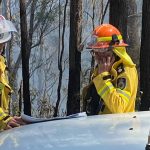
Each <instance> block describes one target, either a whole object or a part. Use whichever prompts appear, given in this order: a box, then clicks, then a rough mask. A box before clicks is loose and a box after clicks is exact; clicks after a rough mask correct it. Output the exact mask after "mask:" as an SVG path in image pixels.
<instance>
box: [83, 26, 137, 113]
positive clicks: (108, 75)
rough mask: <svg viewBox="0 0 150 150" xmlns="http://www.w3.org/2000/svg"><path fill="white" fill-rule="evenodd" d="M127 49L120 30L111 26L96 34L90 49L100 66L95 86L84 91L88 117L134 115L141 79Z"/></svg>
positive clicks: (94, 78) (93, 76) (96, 30)
mask: <svg viewBox="0 0 150 150" xmlns="http://www.w3.org/2000/svg"><path fill="white" fill-rule="evenodd" d="M126 46H128V45H127V44H126V43H124V41H123V38H122V35H121V33H120V32H119V30H118V29H117V28H116V27H114V26H112V25H110V24H102V25H100V26H98V27H96V28H95V30H94V31H93V34H92V38H91V41H90V42H89V43H88V47H87V48H88V49H92V50H91V53H92V55H93V57H94V59H95V61H96V63H97V66H96V68H95V70H94V72H93V75H92V82H91V83H90V85H89V86H88V87H86V90H85V89H84V90H83V99H84V101H86V111H87V114H89V115H95V114H108V113H125V112H134V111H135V99H136V93H137V87H138V75H137V70H136V67H135V64H134V63H133V61H132V60H131V58H130V56H129V55H128V54H127V53H126ZM95 93H96V94H95ZM94 105H96V106H94ZM92 107H93V108H92Z"/></svg>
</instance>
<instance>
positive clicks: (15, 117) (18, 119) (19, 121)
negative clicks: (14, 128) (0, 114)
mask: <svg viewBox="0 0 150 150" xmlns="http://www.w3.org/2000/svg"><path fill="white" fill-rule="evenodd" d="M13 118H14V119H15V121H16V122H17V123H18V124H20V125H25V124H26V122H24V121H23V120H22V118H21V117H18V116H14V117H13Z"/></svg>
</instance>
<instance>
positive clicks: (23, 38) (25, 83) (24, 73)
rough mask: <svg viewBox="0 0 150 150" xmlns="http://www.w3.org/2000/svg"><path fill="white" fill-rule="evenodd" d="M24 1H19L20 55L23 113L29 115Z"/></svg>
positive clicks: (26, 33) (26, 32)
mask: <svg viewBox="0 0 150 150" xmlns="http://www.w3.org/2000/svg"><path fill="white" fill-rule="evenodd" d="M25 4H26V1H25V0H20V27H21V54H22V76H23V100H24V113H25V114H27V115H31V102H30V91H29V54H28V46H29V45H28V31H27V16H26V5H25Z"/></svg>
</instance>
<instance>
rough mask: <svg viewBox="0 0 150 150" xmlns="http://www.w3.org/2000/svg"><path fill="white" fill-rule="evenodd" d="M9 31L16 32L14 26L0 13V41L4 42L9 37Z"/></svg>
mask: <svg viewBox="0 0 150 150" xmlns="http://www.w3.org/2000/svg"><path fill="white" fill-rule="evenodd" d="M11 32H17V30H16V28H15V26H14V25H13V23H12V22H11V21H9V20H6V19H5V17H4V16H2V15H0V43H5V42H7V41H9V40H10V39H11Z"/></svg>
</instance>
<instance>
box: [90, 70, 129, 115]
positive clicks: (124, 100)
mask: <svg viewBox="0 0 150 150" xmlns="http://www.w3.org/2000/svg"><path fill="white" fill-rule="evenodd" d="M123 79H124V81H123V82H125V83H124V85H123V86H124V87H123V88H118V87H117V86H116V85H113V84H112V81H111V78H110V74H109V72H103V73H101V74H99V75H98V76H96V77H95V78H94V79H93V82H94V84H95V87H96V90H97V92H98V94H99V95H100V96H101V98H102V99H103V100H104V102H105V105H106V106H107V107H108V108H109V110H110V111H111V112H112V113H122V112H124V110H125V108H126V107H127V105H128V102H129V100H130V98H131V79H130V77H128V75H127V73H125V72H124V73H123Z"/></svg>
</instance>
